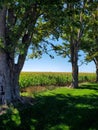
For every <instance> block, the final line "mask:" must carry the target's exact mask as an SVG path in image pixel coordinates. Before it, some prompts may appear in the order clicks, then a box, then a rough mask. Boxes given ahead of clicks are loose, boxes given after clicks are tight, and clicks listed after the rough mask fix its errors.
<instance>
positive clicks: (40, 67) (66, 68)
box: [22, 55, 95, 72]
mask: <svg viewBox="0 0 98 130" xmlns="http://www.w3.org/2000/svg"><path fill="white" fill-rule="evenodd" d="M71 70H72V69H71V63H69V62H68V59H67V58H62V57H60V56H55V58H54V59H51V58H50V57H49V56H48V55H43V57H42V58H41V59H28V60H26V61H25V64H24V67H23V69H22V71H35V72H36V71H38V72H39V71H41V72H71ZM79 71H80V72H95V65H94V63H93V62H91V63H89V64H87V65H86V64H83V65H82V66H80V67H79Z"/></svg>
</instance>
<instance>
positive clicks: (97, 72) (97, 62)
mask: <svg viewBox="0 0 98 130" xmlns="http://www.w3.org/2000/svg"><path fill="white" fill-rule="evenodd" d="M95 65H96V82H97V83H98V61H97V59H96V64H95Z"/></svg>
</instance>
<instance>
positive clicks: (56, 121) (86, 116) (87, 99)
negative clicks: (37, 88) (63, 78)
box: [0, 83, 98, 130]
mask: <svg viewBox="0 0 98 130" xmlns="http://www.w3.org/2000/svg"><path fill="white" fill-rule="evenodd" d="M35 99H36V100H37V103H36V104H35V105H33V106H30V105H21V106H18V107H16V108H13V107H11V110H8V113H7V114H4V115H1V116H0V130H98V84H95V83H85V84H82V85H81V86H80V87H79V88H78V89H69V88H65V87H59V88H57V89H55V90H51V91H46V92H41V93H39V94H36V95H35Z"/></svg>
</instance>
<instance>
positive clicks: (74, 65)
mask: <svg viewBox="0 0 98 130" xmlns="http://www.w3.org/2000/svg"><path fill="white" fill-rule="evenodd" d="M77 46H78V45H77V43H75V42H73V43H72V44H71V64H72V83H71V86H70V87H72V88H77V87H78V47H77Z"/></svg>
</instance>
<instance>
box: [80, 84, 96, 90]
mask: <svg viewBox="0 0 98 130" xmlns="http://www.w3.org/2000/svg"><path fill="white" fill-rule="evenodd" d="M78 89H90V90H98V84H96V83H87V84H82V85H81V86H80V87H79V88H78Z"/></svg>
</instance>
